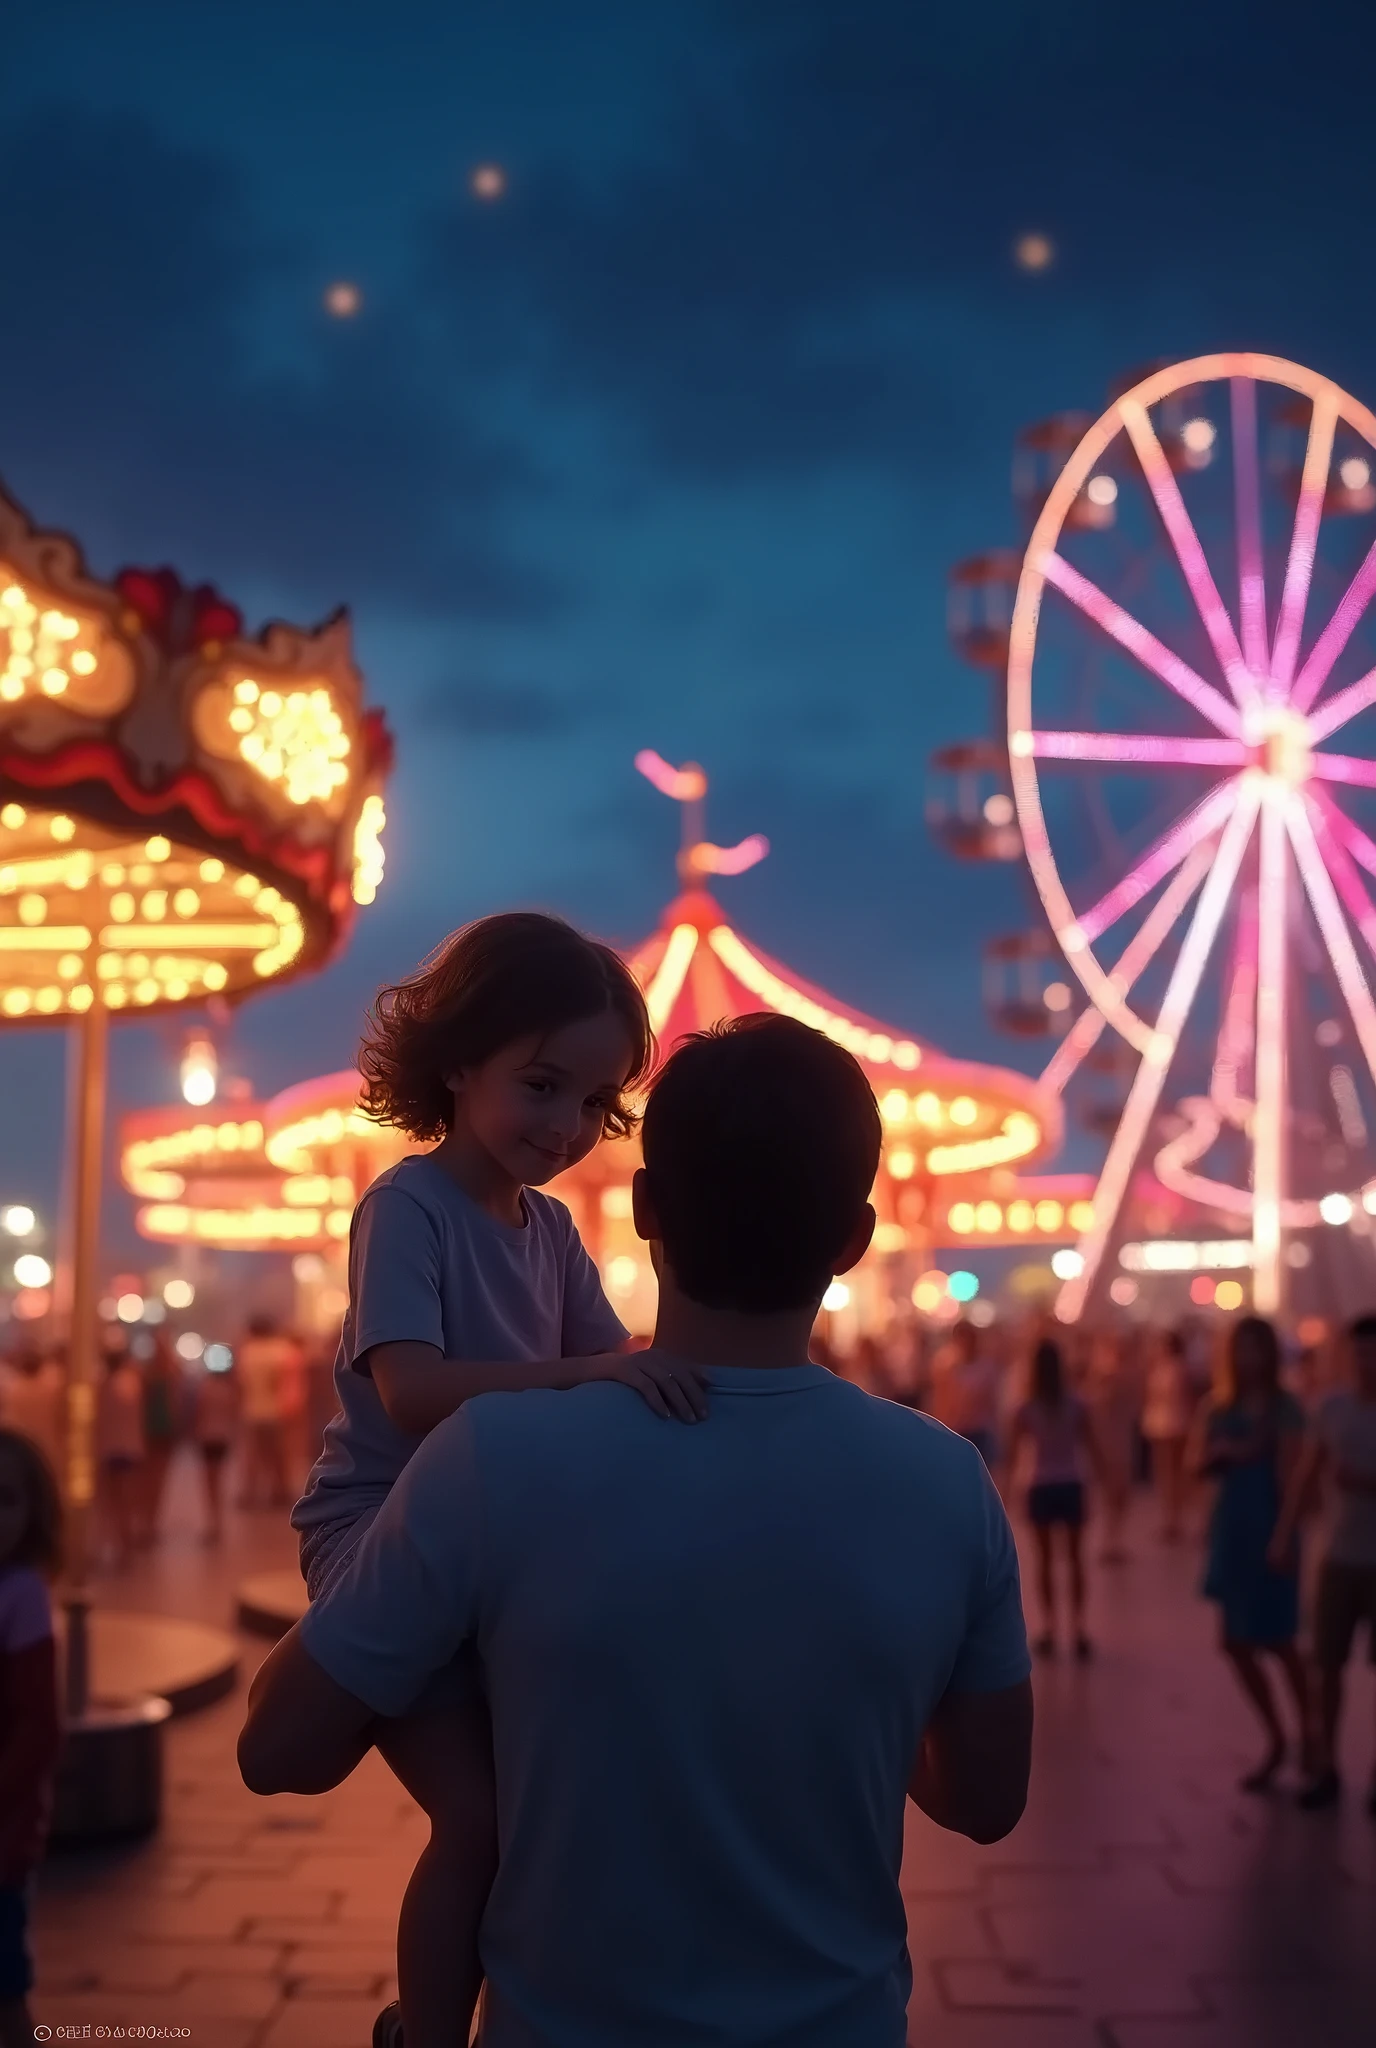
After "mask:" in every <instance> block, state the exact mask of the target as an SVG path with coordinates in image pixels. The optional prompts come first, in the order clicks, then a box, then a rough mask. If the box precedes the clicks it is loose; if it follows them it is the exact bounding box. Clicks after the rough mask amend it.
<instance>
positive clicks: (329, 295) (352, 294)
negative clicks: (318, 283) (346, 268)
mask: <svg viewBox="0 0 1376 2048" xmlns="http://www.w3.org/2000/svg"><path fill="white" fill-rule="evenodd" d="M362 304H363V294H362V292H361V291H360V290H359V288H358V286H357V285H356V284H350V283H348V282H347V280H346V279H344V278H340V279H339V280H338V281H337V282H336V283H334V284H332V285H329V286H328V287H327V288H326V291H325V311H326V312H327V313H328V314H330V315H331V317H332V318H333V319H335V320H352V319H353V317H354V315H355V313H357V312H358V310H359V308H360V307H361V306H362Z"/></svg>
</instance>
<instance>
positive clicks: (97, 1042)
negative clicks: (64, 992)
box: [65, 995, 110, 1721]
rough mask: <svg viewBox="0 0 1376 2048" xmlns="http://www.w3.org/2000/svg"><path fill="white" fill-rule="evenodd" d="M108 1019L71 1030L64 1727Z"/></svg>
mask: <svg viewBox="0 0 1376 2048" xmlns="http://www.w3.org/2000/svg"><path fill="white" fill-rule="evenodd" d="M109 1030H110V1020H109V1012H108V1011H107V1010H106V1008H105V1005H104V1003H103V1002H102V1001H101V1000H100V998H99V996H98V995H97V997H96V1000H95V1001H94V1002H93V1003H92V1004H91V1007H90V1009H89V1010H87V1011H86V1012H85V1014H84V1016H82V1017H81V1018H80V1020H79V1021H78V1023H77V1025H76V1034H77V1045H76V1049H77V1062H76V1067H77V1074H76V1089H75V1097H76V1099H75V1102H74V1104H73V1108H74V1111H75V1134H74V1135H75V1160H74V1171H73V1174H72V1188H73V1207H74V1211H75V1216H74V1224H75V1227H74V1229H73V1232H72V1321H71V1342H70V1346H69V1349H68V1363H67V1508H68V1517H69V1526H68V1559H67V1598H66V1610H67V1667H66V1689H65V1704H66V1710H67V1717H68V1719H69V1720H72V1721H76V1720H80V1719H81V1717H82V1716H83V1715H84V1714H85V1712H86V1710H87V1708H88V1706H89V1705H90V1696H91V1660H90V1628H89V1620H90V1611H91V1595H90V1559H91V1536H92V1531H91V1516H92V1510H93V1505H94V1500H95V1416H96V1394H97V1385H98V1381H99V1377H100V1353H99V1343H98V1338H97V1328H96V1322H97V1319H96V1298H97V1295H96V1290H97V1271H98V1265H99V1259H100V1202H101V1191H102V1180H103V1167H104V1156H103V1155H104V1135H105V1084H106V1073H107V1068H108V1062H109Z"/></svg>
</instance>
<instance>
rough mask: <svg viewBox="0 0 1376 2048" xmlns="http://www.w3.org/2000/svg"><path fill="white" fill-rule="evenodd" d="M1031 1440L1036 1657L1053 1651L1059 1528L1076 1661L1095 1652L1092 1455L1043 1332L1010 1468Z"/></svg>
mask: <svg viewBox="0 0 1376 2048" xmlns="http://www.w3.org/2000/svg"><path fill="white" fill-rule="evenodd" d="M1024 1443H1028V1444H1030V1445H1031V1447H1032V1471H1031V1478H1030V1482H1029V1485H1028V1489H1027V1519H1028V1521H1029V1522H1030V1523H1031V1524H1032V1534H1033V1536H1034V1537H1035V1539H1036V1544H1037V1593H1038V1597H1039V1600H1040V1604H1041V1622H1042V1629H1041V1634H1040V1635H1039V1636H1038V1637H1037V1639H1036V1642H1035V1644H1034V1645H1033V1647H1034V1648H1035V1650H1036V1652H1037V1655H1038V1656H1039V1657H1053V1656H1054V1655H1055V1653H1056V1575H1055V1536H1056V1531H1057V1530H1058V1529H1059V1530H1060V1531H1061V1534H1062V1537H1063V1540H1064V1548H1065V1555H1066V1567H1067V1572H1068V1575H1069V1579H1070V1612H1071V1626H1072V1629H1073V1631H1074V1642H1075V1655H1076V1657H1077V1658H1078V1659H1079V1660H1080V1662H1081V1663H1086V1662H1088V1660H1089V1658H1090V1657H1091V1656H1092V1655H1093V1645H1092V1643H1091V1642H1090V1640H1089V1637H1088V1635H1087V1634H1086V1633H1085V1568H1084V1555H1083V1547H1082V1541H1081V1538H1082V1532H1083V1529H1084V1523H1085V1480H1086V1477H1087V1476H1088V1471H1089V1469H1090V1467H1091V1466H1092V1465H1093V1464H1095V1463H1096V1453H1095V1446H1094V1439H1093V1436H1092V1435H1091V1433H1090V1426H1089V1412H1088V1410H1087V1409H1086V1407H1085V1404H1084V1402H1083V1401H1081V1400H1080V1399H1079V1398H1078V1397H1077V1396H1076V1395H1074V1394H1072V1393H1071V1392H1070V1390H1069V1388H1068V1387H1067V1386H1066V1384H1065V1367H1064V1364H1063V1362H1062V1358H1061V1351H1060V1347H1059V1345H1057V1344H1054V1343H1053V1342H1052V1341H1051V1339H1050V1338H1043V1340H1042V1341H1041V1343H1040V1344H1038V1345H1037V1347H1036V1349H1035V1350H1034V1351H1033V1353H1032V1392H1031V1396H1030V1398H1029V1399H1028V1400H1026V1401H1024V1402H1023V1404H1022V1406H1021V1407H1020V1408H1019V1409H1018V1410H1017V1411H1016V1413H1015V1414H1014V1416H1013V1425H1012V1430H1011V1433H1010V1437H1009V1443H1008V1470H1009V1473H1010V1475H1011V1473H1012V1472H1013V1470H1014V1466H1015V1461H1016V1459H1017V1455H1018V1451H1019V1449H1020V1447H1021V1446H1022V1445H1023V1444H1024Z"/></svg>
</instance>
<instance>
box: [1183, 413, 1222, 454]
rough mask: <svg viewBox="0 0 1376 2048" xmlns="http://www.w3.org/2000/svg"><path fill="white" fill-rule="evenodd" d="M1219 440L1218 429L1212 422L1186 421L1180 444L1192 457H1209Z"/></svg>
mask: <svg viewBox="0 0 1376 2048" xmlns="http://www.w3.org/2000/svg"><path fill="white" fill-rule="evenodd" d="M1217 439H1218V428H1217V427H1216V426H1215V425H1214V423H1213V421H1212V420H1205V419H1195V420H1186V422H1185V424H1184V426H1183V427H1182V428H1181V429H1180V444H1181V446H1182V447H1183V448H1187V449H1188V450H1189V452H1190V454H1191V455H1207V454H1208V452H1209V450H1210V449H1211V448H1212V447H1213V445H1214V442H1215V441H1216V440H1217Z"/></svg>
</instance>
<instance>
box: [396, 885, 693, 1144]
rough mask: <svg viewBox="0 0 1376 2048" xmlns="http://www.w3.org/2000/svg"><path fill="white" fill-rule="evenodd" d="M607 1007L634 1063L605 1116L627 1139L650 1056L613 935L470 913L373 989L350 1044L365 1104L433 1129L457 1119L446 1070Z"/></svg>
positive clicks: (611, 1130)
mask: <svg viewBox="0 0 1376 2048" xmlns="http://www.w3.org/2000/svg"><path fill="white" fill-rule="evenodd" d="M607 1010H611V1011H614V1012H615V1013H616V1015H617V1016H618V1017H619V1018H620V1019H621V1021H622V1023H623V1024H624V1025H625V1027H626V1032H627V1036H628V1037H629V1039H630V1046H631V1067H630V1072H629V1073H628V1074H627V1076H626V1079H625V1082H624V1083H623V1085H622V1088H621V1090H620V1092H619V1094H618V1096H617V1099H616V1101H615V1102H614V1103H613V1104H612V1105H611V1107H610V1108H609V1109H608V1110H607V1111H606V1115H605V1119H604V1127H605V1129H606V1131H607V1134H608V1135H609V1136H610V1137H616V1138H625V1137H628V1136H629V1135H630V1133H631V1132H632V1131H633V1130H634V1128H635V1126H636V1123H637V1120H638V1119H637V1115H636V1112H635V1110H634V1109H633V1108H632V1107H631V1103H630V1100H629V1098H630V1096H631V1095H632V1094H633V1093H634V1091H635V1089H636V1088H637V1087H638V1085H639V1084H640V1083H641V1082H642V1081H643V1080H644V1079H645V1076H646V1075H647V1074H648V1073H649V1071H650V1068H651V1066H652V1064H653V1062H654V1058H655V1039H654V1032H653V1031H652V1030H651V1028H650V1017H649V1012H648V1011H647V1010H646V1008H645V998H644V996H643V995H642V994H641V991H640V985H639V983H638V982H637V981H636V979H635V976H634V975H633V974H632V973H631V971H630V969H629V967H627V965H626V963H625V962H624V961H623V960H622V959H621V958H620V956H619V955H618V954H616V953H614V952H613V951H612V949H611V947H610V946H602V945H599V944H598V943H597V941H596V940H595V939H588V938H584V936H583V934H582V933H581V932H577V931H575V930H574V929H573V926H572V925H568V924H565V923H564V921H563V919H562V918H558V917H544V916H542V915H540V914H539V913H538V912H535V911H524V910H516V911H505V912H503V913H501V914H500V915H498V916H496V917H482V918H479V919H478V921H477V923H476V924H470V925H465V926H464V927H463V929H462V930H461V931H457V932H454V933H452V934H451V936H450V937H449V938H447V939H446V940H445V941H444V943H443V945H441V946H439V947H437V948H436V950H435V951H434V952H433V953H432V954H431V955H430V958H429V959H428V960H426V961H424V962H423V963H422V965H421V966H420V967H419V968H418V969H417V971H416V972H415V973H414V974H413V975H411V976H410V977H409V979H408V980H406V981H399V982H397V983H395V984H394V985H392V986H391V987H388V988H383V989H379V991H378V995H377V1000H376V1002H375V1003H374V1004H373V1007H372V1009H371V1011H370V1012H369V1017H368V1025H367V1029H366V1030H365V1032H364V1035H363V1043H362V1046H361V1048H360V1050H359V1055H358V1064H359V1068H360V1070H361V1072H362V1075H363V1093H362V1103H363V1107H364V1109H365V1110H366V1111H367V1113H368V1115H369V1116H372V1117H376V1118H377V1120H378V1122H379V1123H384V1124H395V1125H396V1126H397V1127H398V1129H400V1130H403V1131H407V1132H409V1134H410V1135H411V1137H413V1138H422V1139H423V1138H441V1137H443V1136H444V1134H445V1132H446V1131H447V1130H448V1129H449V1128H450V1126H451V1124H452V1123H453V1120H454V1098H453V1095H452V1094H451V1093H450V1090H449V1087H448V1085H447V1083H446V1081H445V1076H446V1074H452V1073H454V1072H455V1071H456V1070H457V1069H459V1068H461V1067H473V1066H478V1065H480V1064H481V1063H482V1061H484V1060H486V1059H490V1058H491V1057H492V1055H493V1054H494V1053H497V1052H500V1051H501V1050H502V1047H503V1046H506V1045H511V1044H512V1043H514V1041H515V1040H516V1039H518V1038H529V1037H532V1036H540V1037H544V1036H547V1035H548V1034H549V1033H550V1032H552V1031H560V1030H562V1029H563V1028H564V1026H565V1025H566V1024H576V1023H579V1022H580V1021H581V1020H582V1019H583V1018H585V1017H598V1016H601V1015H602V1014H603V1012H605V1011H607Z"/></svg>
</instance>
